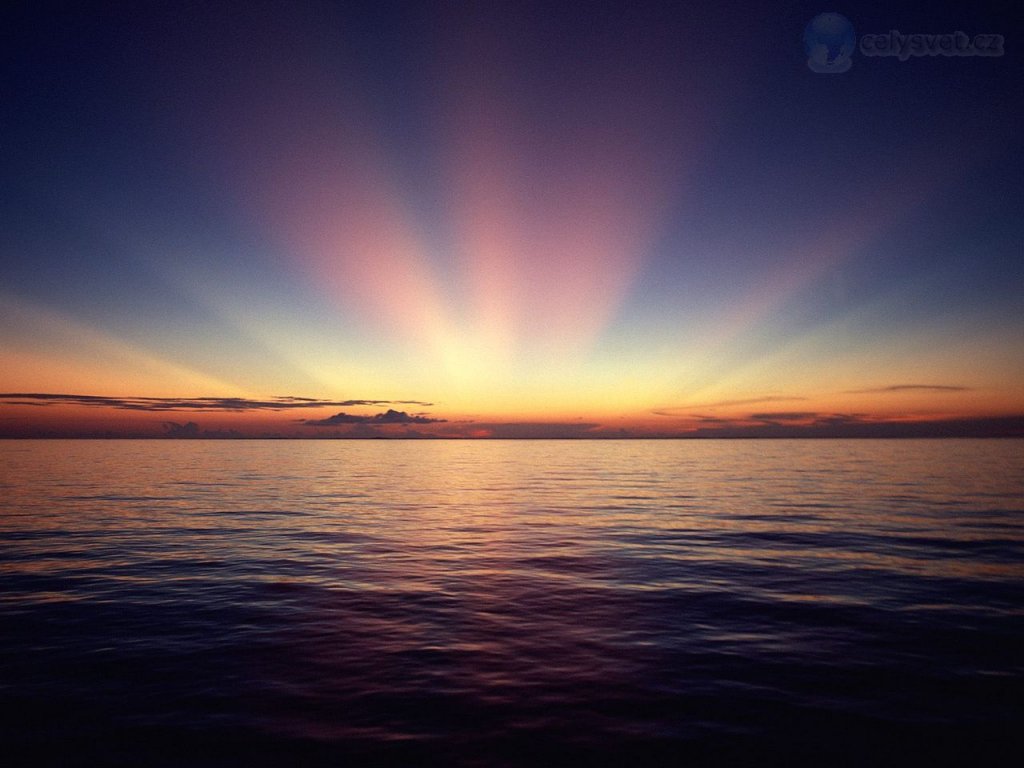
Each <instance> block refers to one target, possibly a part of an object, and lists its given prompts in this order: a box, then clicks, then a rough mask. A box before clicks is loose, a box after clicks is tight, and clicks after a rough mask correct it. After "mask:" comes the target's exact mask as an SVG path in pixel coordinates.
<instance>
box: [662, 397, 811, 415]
mask: <svg viewBox="0 0 1024 768" xmlns="http://www.w3.org/2000/svg"><path fill="white" fill-rule="evenodd" d="M806 399H807V398H806V397H797V396H795V395H765V396H764V397H751V398H747V399H744V400H716V401H714V402H711V403H697V404H695V405H672V406H668V407H666V408H656V409H655V410H653V411H651V413H653V414H654V415H655V416H680V415H683V414H685V412H686V411H692V410H700V409H702V408H729V407H731V406H738V405H763V404H765V403H792V402H797V401H800V400H806Z"/></svg>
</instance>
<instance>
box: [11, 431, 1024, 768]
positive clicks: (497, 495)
mask: <svg viewBox="0 0 1024 768" xmlns="http://www.w3.org/2000/svg"><path fill="white" fill-rule="evenodd" d="M0 461H2V464H0V499H2V500H0V626H2V634H0V707H2V708H3V712H2V713H0V714H2V716H3V717H2V722H0V737H2V739H3V742H2V743H3V744H4V745H5V749H7V750H8V752H9V753H10V754H13V755H27V756H29V757H28V759H27V760H26V762H25V764H34V765H46V764H53V765H126V766H127V765H132V766H136V765H152V766H159V765H240V766H241V765H246V766H249V765H281V764H294V765H321V764H322V765H338V764H345V763H346V761H350V762H351V764H354V765H363V764H368V763H394V764H403V765H406V764H407V765H423V764H437V765H450V764H460V765H496V766H501V765H532V764H538V763H544V764H567V763H569V762H571V761H575V762H581V763H584V764H608V765H625V764H633V765H644V764H652V765H653V764H667V765H668V764H671V765H680V764H687V763H689V764H749V765H755V764H756V765H765V764H779V765H789V764H794V763H804V764H822V765H824V764H837V763H845V764H855V765H861V764H865V763H866V762H867V761H872V762H874V763H878V762H880V761H881V762H890V761H891V762H906V761H907V760H910V759H911V758H915V759H920V761H922V762H923V761H926V760H927V761H930V762H932V763H947V764H960V763H962V762H963V761H964V759H966V758H968V757H969V758H970V759H972V761H975V762H977V761H979V760H981V761H982V762H984V761H986V758H987V759H988V760H991V761H995V760H1001V759H1004V757H1001V754H1002V753H1003V752H1004V751H1005V750H1019V749H1020V747H1021V746H1022V745H1024V738H1022V736H1021V731H1022V725H1024V685H1022V681H1024V442H1022V441H1018V440H1003V441H997V440H931V441H911V440H893V441H869V440H862V441H824V440H820V441H812V440H807V441H668V440H663V441H639V440H637V441H479V442H470V441H57V440H53V441H3V442H0Z"/></svg>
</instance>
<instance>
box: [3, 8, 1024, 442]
mask: <svg viewBox="0 0 1024 768" xmlns="http://www.w3.org/2000/svg"><path fill="white" fill-rule="evenodd" d="M88 5H89V4H86V3H69V4H67V5H47V4H46V3H43V4H37V3H32V4H29V3H14V4H11V6H12V7H8V6H5V9H4V10H3V11H2V12H0V36H2V44H3V49H2V50H3V64H2V67H3V69H4V72H5V74H4V77H3V78H2V81H3V85H2V86H0V88H2V102H0V166H2V167H0V265H2V279H0V436H51V435H56V436H90V435H113V436H159V435H167V436H183V437H197V436H198V437H203V436H207V437H217V436H270V435H274V436H306V437H335V436H357V437H372V436H453V437H456V436H457V437H617V436H675V435H681V436H701V435H708V436H742V435H764V436H779V435H783V436H784V435H797V434H806V435H813V436H829V435H854V436H863V435H874V436H888V435H907V434H915V435H916V434H921V435H934V434H1013V433H1017V434H1024V257H1022V256H1024V254H1022V245H1021V244H1022V242H1024V217H1022V215H1021V211H1022V210H1024V207H1022V206H1024V195H1022V194H1021V189H1022V185H1021V179H1022V178H1024V152H1022V148H1024V146H1022V145H1024V139H1022V137H1024V132H1022V130H1021V126H1022V115H1024V109H1022V107H1024V89H1022V87H1021V82H1024V68H1022V66H1021V56H1020V38H1019V36H1016V35H1015V34H1013V32H1014V31H1015V30H1016V27H1014V26H1013V25H1011V23H1010V21H1009V19H1010V16H1009V14H1010V10H1009V9H1007V10H1005V11H998V10H993V9H994V8H995V6H993V8H987V7H986V6H985V5H984V4H977V3H975V4H970V5H962V4H949V5H945V4H941V3H940V4H936V3H921V4H918V5H916V6H913V5H906V4H900V3H892V4H888V5H886V7H885V9H884V10H878V9H874V10H870V11H867V10H865V11H863V12H861V11H858V8H857V7H856V6H855V4H852V3H851V4H849V5H847V6H846V7H845V8H844V7H834V8H833V7H826V6H823V5H822V4H821V3H818V2H814V3H792V4H786V3H764V4H761V5H760V6H759V5H758V4H757V3H743V4H736V5H734V6H733V5H731V4H729V3H723V4H718V3H709V4H703V3H702V4H696V3H694V4H689V3H679V2H676V3H665V4H655V3H601V2H597V3H592V4H586V5H579V4H569V3H554V2H552V3H526V2H511V3H465V4H463V3H440V4H436V3H405V2H395V3H389V2H366V3H344V2H333V3H328V2H322V3H299V2H285V3H211V2H197V3H182V2H176V3H166V4H161V3H125V4H121V5H112V4H102V5H100V6H96V5H94V6H93V7H92V8H88V7H87V6H88ZM691 5H692V6H693V7H690V6H691ZM703 5H709V6H713V7H711V8H700V10H697V8H699V7H700V6H703ZM97 7H99V8H101V9H102V10H97ZM833 10H834V11H838V12H840V13H842V14H844V15H845V16H846V17H847V18H848V19H849V20H850V21H851V23H852V24H853V27H854V29H855V30H856V33H857V35H858V36H860V35H862V34H867V33H884V32H888V31H889V30H891V29H896V30H900V31H901V32H904V33H949V32H954V31H957V30H963V31H965V32H967V33H968V34H972V35H973V34H976V33H997V34H1003V35H1004V36H1005V38H1006V40H1005V55H1003V56H1000V57H991V56H978V57H942V56H922V57H916V58H910V59H909V60H906V61H901V60H900V59H899V58H892V57H866V56H863V55H861V53H860V52H855V53H854V55H853V65H852V67H851V69H850V71H848V72H844V73H838V74H819V73H815V72H812V71H811V70H810V69H809V68H808V66H807V61H806V60H807V54H806V52H805V50H804V46H803V35H804V28H805V26H806V25H807V23H808V21H810V20H811V19H812V18H814V17H815V16H816V15H817V14H819V13H821V12H823V11H833Z"/></svg>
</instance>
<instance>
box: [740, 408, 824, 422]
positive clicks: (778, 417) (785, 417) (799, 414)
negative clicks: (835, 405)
mask: <svg viewBox="0 0 1024 768" xmlns="http://www.w3.org/2000/svg"><path fill="white" fill-rule="evenodd" d="M818 415H819V414H817V413H815V412H814V411H771V412H769V413H752V414H750V418H751V419H753V420H754V421H767V422H769V423H771V422H775V421H807V420H808V419H814V418H817V417H818Z"/></svg>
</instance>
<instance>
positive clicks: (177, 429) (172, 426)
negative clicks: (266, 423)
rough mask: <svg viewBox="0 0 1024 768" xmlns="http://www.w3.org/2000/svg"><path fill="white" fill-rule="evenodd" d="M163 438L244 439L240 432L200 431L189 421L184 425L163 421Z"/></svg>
mask: <svg viewBox="0 0 1024 768" xmlns="http://www.w3.org/2000/svg"><path fill="white" fill-rule="evenodd" d="M164 437H173V438H198V437H202V438H211V439H219V438H238V437H244V435H242V434H241V433H240V432H237V431H235V430H233V429H227V430H224V429H214V430H210V429H200V428H199V425H198V424H196V423H195V422H194V421H189V422H186V423H184V424H179V423H178V422H176V421H165V422H164Z"/></svg>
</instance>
